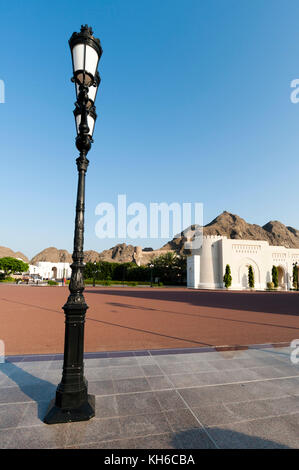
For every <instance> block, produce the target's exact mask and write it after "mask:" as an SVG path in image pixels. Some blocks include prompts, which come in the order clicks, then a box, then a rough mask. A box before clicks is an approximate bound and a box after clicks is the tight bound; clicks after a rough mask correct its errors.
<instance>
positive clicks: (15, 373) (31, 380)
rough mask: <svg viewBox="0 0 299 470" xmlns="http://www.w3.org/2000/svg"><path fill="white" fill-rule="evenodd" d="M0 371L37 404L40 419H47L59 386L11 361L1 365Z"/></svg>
mask: <svg viewBox="0 0 299 470" xmlns="http://www.w3.org/2000/svg"><path fill="white" fill-rule="evenodd" d="M24 364H25V363H24ZM0 371H1V372H2V373H3V374H6V375H7V376H8V377H9V378H10V379H11V380H12V381H14V382H15V384H16V385H17V386H18V387H19V389H20V390H21V391H22V392H23V393H24V394H25V395H27V396H28V397H29V398H31V400H33V401H35V402H36V403H37V405H38V418H39V419H40V420H41V421H42V420H43V419H44V417H45V413H46V411H47V408H48V406H49V402H50V401H51V400H52V399H53V398H54V397H55V393H56V388H57V385H53V384H52V383H51V382H47V381H46V380H44V379H40V378H38V377H35V376H34V375H33V374H30V373H29V372H27V371H25V370H24V369H22V368H21V367H18V366H17V365H16V364H14V363H13V362H9V361H6V362H5V363H4V364H0ZM0 393H1V389H0Z"/></svg>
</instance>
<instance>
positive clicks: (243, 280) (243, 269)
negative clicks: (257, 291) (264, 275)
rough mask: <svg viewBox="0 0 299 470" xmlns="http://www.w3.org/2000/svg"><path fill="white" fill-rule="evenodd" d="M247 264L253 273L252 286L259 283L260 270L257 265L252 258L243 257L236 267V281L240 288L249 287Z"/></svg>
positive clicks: (256, 286)
mask: <svg viewBox="0 0 299 470" xmlns="http://www.w3.org/2000/svg"><path fill="white" fill-rule="evenodd" d="M249 266H252V269H253V275H254V287H255V288H258V287H259V285H260V270H259V268H258V265H257V264H256V262H255V261H254V260H253V259H250V258H245V259H243V260H242V261H241V263H240V265H239V269H238V276H239V279H238V283H239V286H240V287H241V289H249V283H248V270H249Z"/></svg>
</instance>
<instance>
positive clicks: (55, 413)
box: [44, 395, 95, 424]
mask: <svg viewBox="0 0 299 470" xmlns="http://www.w3.org/2000/svg"><path fill="white" fill-rule="evenodd" d="M55 402H56V400H55V399H54V400H52V401H51V403H50V405H49V408H48V411H47V413H46V416H45V418H44V423H46V424H58V423H72V422H75V421H88V420H89V419H91V418H93V417H94V416H95V397H94V395H88V396H87V400H86V401H85V402H84V403H82V405H81V406H80V407H79V408H73V409H63V408H59V407H58V406H56V405H55Z"/></svg>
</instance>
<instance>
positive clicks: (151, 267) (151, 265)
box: [150, 264, 154, 287]
mask: <svg viewBox="0 0 299 470" xmlns="http://www.w3.org/2000/svg"><path fill="white" fill-rule="evenodd" d="M153 267H154V265H153V264H150V269H151V287H153Z"/></svg>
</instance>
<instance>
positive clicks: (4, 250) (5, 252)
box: [0, 246, 29, 263]
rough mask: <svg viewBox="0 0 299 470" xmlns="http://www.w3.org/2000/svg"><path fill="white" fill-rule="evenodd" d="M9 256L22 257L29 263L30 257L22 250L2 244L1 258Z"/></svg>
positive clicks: (0, 247) (0, 249)
mask: <svg viewBox="0 0 299 470" xmlns="http://www.w3.org/2000/svg"><path fill="white" fill-rule="evenodd" d="M7 256H9V257H11V258H20V259H21V260H23V261H25V263H29V259H28V258H27V256H25V255H24V254H23V253H21V252H20V251H13V250H11V249H10V248H7V247H6V246H0V258H6V257H7Z"/></svg>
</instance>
